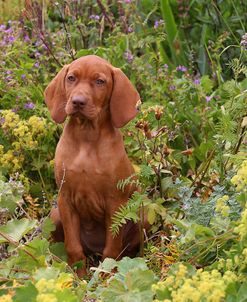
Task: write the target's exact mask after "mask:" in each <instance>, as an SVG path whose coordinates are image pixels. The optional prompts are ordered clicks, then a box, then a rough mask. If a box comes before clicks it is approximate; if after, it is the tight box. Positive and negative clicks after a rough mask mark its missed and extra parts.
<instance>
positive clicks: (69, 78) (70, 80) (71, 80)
mask: <svg viewBox="0 0 247 302" xmlns="http://www.w3.org/2000/svg"><path fill="white" fill-rule="evenodd" d="M67 79H68V81H69V82H74V81H75V80H76V78H75V76H73V75H69V76H68V77H67Z"/></svg>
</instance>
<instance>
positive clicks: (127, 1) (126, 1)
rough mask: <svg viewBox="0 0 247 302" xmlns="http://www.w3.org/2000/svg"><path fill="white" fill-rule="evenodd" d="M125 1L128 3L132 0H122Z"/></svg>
mask: <svg viewBox="0 0 247 302" xmlns="http://www.w3.org/2000/svg"><path fill="white" fill-rule="evenodd" d="M124 2H125V3H127V4H129V3H131V2H132V0H124Z"/></svg>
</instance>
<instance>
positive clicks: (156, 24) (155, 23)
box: [154, 19, 164, 28]
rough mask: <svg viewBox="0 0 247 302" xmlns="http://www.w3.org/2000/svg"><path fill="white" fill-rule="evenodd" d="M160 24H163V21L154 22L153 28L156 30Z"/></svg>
mask: <svg viewBox="0 0 247 302" xmlns="http://www.w3.org/2000/svg"><path fill="white" fill-rule="evenodd" d="M162 24H164V20H162V19H160V20H159V21H158V20H155V22H154V28H158V27H159V26H160V25H162Z"/></svg>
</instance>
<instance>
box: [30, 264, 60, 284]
mask: <svg viewBox="0 0 247 302" xmlns="http://www.w3.org/2000/svg"><path fill="white" fill-rule="evenodd" d="M59 273H60V270H59V269H57V268H54V267H45V268H44V267H41V268H39V269H37V270H36V271H35V272H34V274H33V278H34V279H35V280H36V281H38V280H40V279H42V278H44V279H46V280H49V279H57V277H58V276H59Z"/></svg>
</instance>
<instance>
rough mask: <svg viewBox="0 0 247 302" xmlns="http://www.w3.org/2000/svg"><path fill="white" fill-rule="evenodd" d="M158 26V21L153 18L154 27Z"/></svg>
mask: <svg viewBox="0 0 247 302" xmlns="http://www.w3.org/2000/svg"><path fill="white" fill-rule="evenodd" d="M158 26H159V21H158V20H155V22H154V28H157V27H158Z"/></svg>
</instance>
